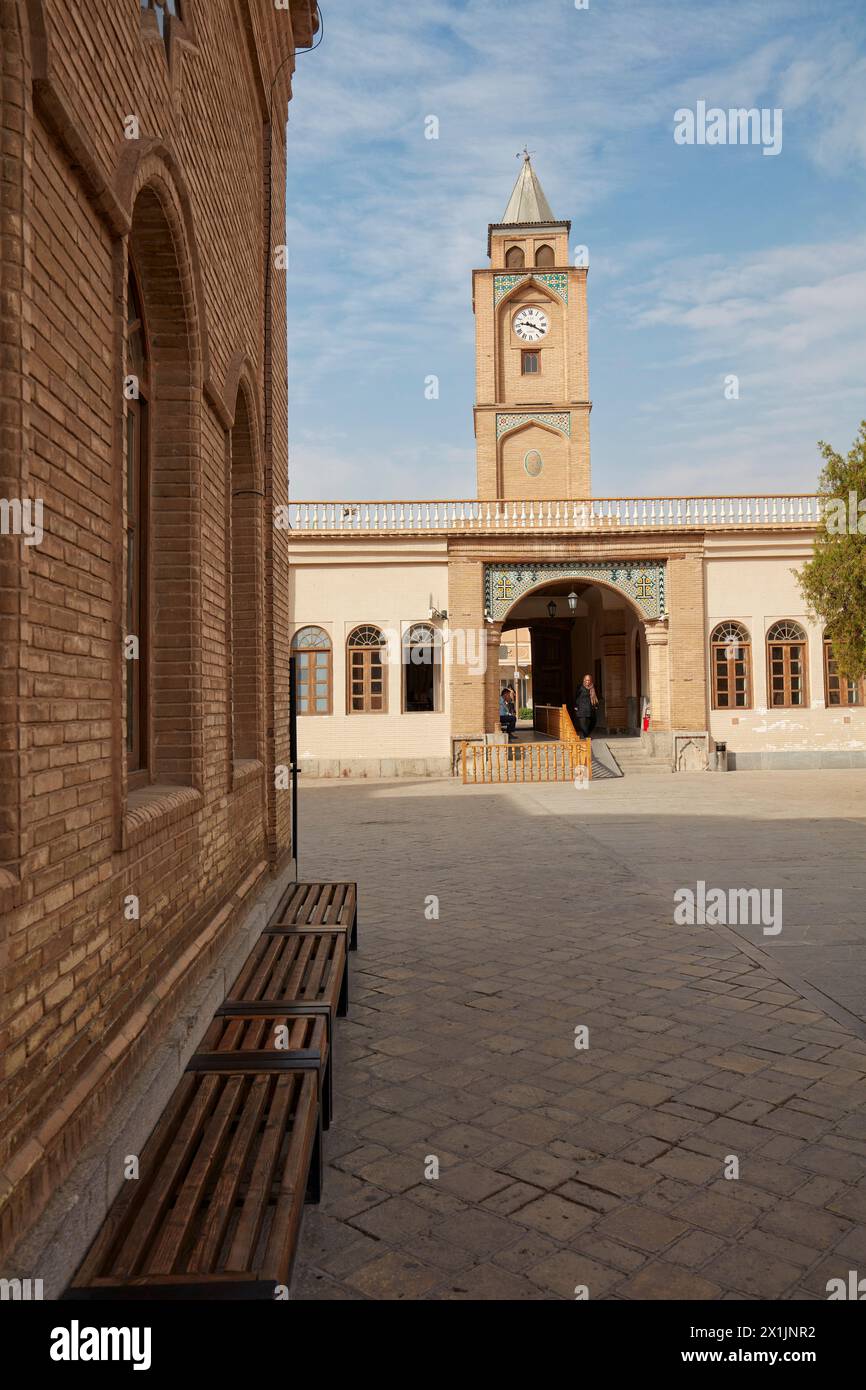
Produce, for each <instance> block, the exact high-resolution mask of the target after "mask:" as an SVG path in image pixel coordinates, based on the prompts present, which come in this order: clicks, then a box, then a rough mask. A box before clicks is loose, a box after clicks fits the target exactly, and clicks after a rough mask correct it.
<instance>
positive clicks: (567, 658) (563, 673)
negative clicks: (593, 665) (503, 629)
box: [532, 625, 573, 705]
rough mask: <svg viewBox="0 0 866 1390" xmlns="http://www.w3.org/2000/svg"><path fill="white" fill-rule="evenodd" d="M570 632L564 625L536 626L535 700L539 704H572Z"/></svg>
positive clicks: (533, 667)
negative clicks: (570, 689) (570, 687)
mask: <svg viewBox="0 0 866 1390" xmlns="http://www.w3.org/2000/svg"><path fill="white" fill-rule="evenodd" d="M570 635H571V634H570V632H569V630H568V629H567V628H562V627H553V626H552V625H551V626H550V627H540V628H537V627H533V629H532V701H533V704H535V705H562V704H567V705H570V704H571V700H572V696H573V691H569V682H570V680H571V653H570Z"/></svg>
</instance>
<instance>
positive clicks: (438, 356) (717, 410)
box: [287, 0, 866, 498]
mask: <svg viewBox="0 0 866 1390" xmlns="http://www.w3.org/2000/svg"><path fill="white" fill-rule="evenodd" d="M322 10H323V12H324V21H325V33H324V40H323V42H322V44H321V46H320V47H319V48H317V49H316V50H315V52H313V53H309V54H305V55H303V56H301V57H299V59H298V69H297V72H296V74H295V79H294V97H293V100H292V102H291V105H290V107H289V127H288V150H289V168H288V219H287V221H288V226H287V241H288V244H289V248H290V269H289V289H288V293H289V329H288V331H289V401H290V416H289V431H290V437H289V474H290V484H291V489H292V495H293V496H294V497H295V498H317V497H321V498H340V497H345V498H362V497H368V498H386V497H453V496H460V497H471V496H473V495H474V493H475V449H474V438H473V432H472V404H473V397H474V385H475V382H474V319H473V315H472V307H471V279H470V274H471V269H472V267H473V266H484V265H486V264H487V258H486V237H487V224H488V223H489V222H491V221H493V222H495V221H498V220H499V218H500V217H501V216H502V213H503V211H504V208H505V205H506V202H507V200H508V196H509V194H510V192H511V188H512V185H513V183H514V180H515V178H516V177H517V174H518V171H519V167H520V166H519V161H518V160H517V159H516V158H515V154H516V153H517V152H518V151H519V150H521V149H522V148H523V146H524V144H527V145H528V147H529V149H530V151H532V152H533V165H534V167H535V169H536V172H537V173H538V175H539V178H540V179H541V182H542V185H543V187H544V190H545V193H546V194H547V197H548V200H549V201H550V203H551V206H552V207H553V211H554V213H555V214H556V216H557V217H560V218H571V220H572V233H571V242H572V245H573V246H574V245H577V244H585V245H587V246H588V247H589V256H590V270H589V282H588V287H589V315H590V393H591V397H592V401H593V411H592V417H591V434H592V477H593V492H594V493H595V495H597V496H615V495H626V494H629V495H631V494H643V495H646V494H656V493H661V494H665V493H670V492H672V493H701V492H704V491H709V492H740V491H745V492H773V491H779V490H785V491H794V492H797V491H811V490H812V489H813V488H814V486H815V482H816V476H817V470H818V455H817V449H816V441H817V440H818V439H819V438H822V439H826V440H828V441H830V442H831V443H833V444H834V445H835V447H837V448H838V449H840V450H842V451H843V452H844V451H847V449H848V448H850V446H851V443H852V441H853V438H854V435H855V433H856V430H857V426H858V423H859V421H860V419H861V418H862V417H864V416H866V216H864V212H866V199H864V194H866V3H864V0H820V3H816V0H716V3H712V0H589V8H588V9H586V10H578V9H577V8H576V7H575V5H574V3H573V0H521V3H517V0H411V2H407V0H376V3H375V4H369V5H365V4H360V3H358V0H323V3H322ZM698 100H705V101H706V102H707V103H708V104H709V105H710V106H720V107H723V108H725V109H727V108H729V107H741V106H746V107H752V106H756V107H771V108H775V107H780V108H781V109H782V111H783V113H784V114H783V145H782V150H781V153H780V154H779V155H778V156H776V157H768V156H765V155H763V154H762V151H761V149H760V147H757V146H737V145H732V146H716V147H710V146H682V145H677V144H676V143H675V142H674V138H673V130H674V112H675V111H676V110H677V109H678V108H680V107H691V108H692V109H694V108H695V106H696V103H697V102H698ZM429 115H435V116H437V117H438V120H439V139H438V140H428V139H425V137H424V129H425V118H426V117H427V116H429ZM433 373H435V374H436V375H437V376H438V377H439V378H440V396H439V399H438V400H433V401H431V400H426V399H425V396H424V380H425V378H426V377H427V376H428V375H429V374H433ZM729 373H735V374H736V375H737V376H738V377H739V382H740V398H739V400H727V399H726V398H725V392H724V379H725V377H726V376H727V375H728V374H729Z"/></svg>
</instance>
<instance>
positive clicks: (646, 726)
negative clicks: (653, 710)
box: [641, 701, 650, 733]
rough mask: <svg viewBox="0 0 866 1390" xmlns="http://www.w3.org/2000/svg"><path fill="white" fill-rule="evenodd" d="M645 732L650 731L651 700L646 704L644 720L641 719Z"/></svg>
mask: <svg viewBox="0 0 866 1390" xmlns="http://www.w3.org/2000/svg"><path fill="white" fill-rule="evenodd" d="M641 723H642V727H643V731H644V733H648V732H649V726H650V707H649V701H647V703H646V704H645V705H644V711H643V720H642V721H641Z"/></svg>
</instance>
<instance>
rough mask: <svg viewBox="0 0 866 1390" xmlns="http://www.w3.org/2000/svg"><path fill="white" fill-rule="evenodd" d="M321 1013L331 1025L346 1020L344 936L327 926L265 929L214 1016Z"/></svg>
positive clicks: (346, 982) (346, 970) (347, 997)
mask: <svg viewBox="0 0 866 1390" xmlns="http://www.w3.org/2000/svg"><path fill="white" fill-rule="evenodd" d="M275 1006H276V1008H277V1009H278V1011H279V1012H281V1013H283V1012H284V1013H286V1014H288V1015H293V1014H322V1015H324V1016H326V1017H327V1018H328V1021H329V1028H328V1045H329V1046H331V1045H332V1031H333V1030H332V1029H331V1028H330V1021H331V1020H332V1019H333V1016H334V1014H337V1016H338V1017H340V1018H343V1017H345V1015H346V1013H347V1011H348V1007H349V962H348V957H347V953H346V931H345V929H344V928H343V927H326V928H324V929H322V930H320V931H302V930H301V929H300V928H299V927H267V928H266V929H265V931H263V932H262V934H261V936H260V937H259V939H258V941H257V942H256V944H255V946H254V947H253V949H252V951H251V952H250V955H249V956H248V958H247V961H246V964H245V965H244V968H243V970H242V971H241V973H240V975H238V977H237V979H236V980H235V982H234V984H233V985H232V987H231V989H230V990H229V993H228V998H227V999H226V1001H225V1003H224V1004H223V1006H222V1008H221V1009H220V1010H219V1011H218V1012H219V1013H220V1014H222V1015H226V1014H235V1015H237V1014H243V1013H247V1012H249V1013H267V1014H270V1013H273V1012H274V1009H275Z"/></svg>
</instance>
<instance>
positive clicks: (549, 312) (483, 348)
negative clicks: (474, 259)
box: [472, 151, 591, 500]
mask: <svg viewBox="0 0 866 1390" xmlns="http://www.w3.org/2000/svg"><path fill="white" fill-rule="evenodd" d="M522 158H523V165H522V167H521V170H520V174H519V176H518V179H517V182H516V184H515V185H514V190H513V192H512V194H511V197H510V199H509V202H508V206H507V208H506V209H505V212H504V213H503V216H502V221H501V222H494V223H491V225H490V227H489V228H488V236H487V253H488V256H489V258H490V265H489V267H488V268H486V269H484V270H476V271H474V272H473V276H472V303H473V308H474V311H475V345H476V346H475V355H476V373H475V378H476V386H475V439H476V454H477V470H478V496H479V497H480V498H497V497H501V498H521V499H522V498H526V499H538V500H543V499H548V498H571V497H588V496H589V495H590V472H589V412H590V409H591V403H590V400H589V360H588V346H587V321H586V276H587V270H586V266H585V265H583V266H572V265H570V264H569V248H568V239H569V232H570V231H571V223H570V222H561V221H559V220H558V219H557V218H555V217H554V215H553V212H552V210H551V207H550V204H549V203H548V201H547V199H546V197H545V196H544V191H543V189H542V187H541V184H540V183H539V180H538V175H537V174H536V173H535V170H534V169H533V167H532V163H531V161H530V156H529V154H528V153H527V152H526V151H524V153H523V156H522Z"/></svg>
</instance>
